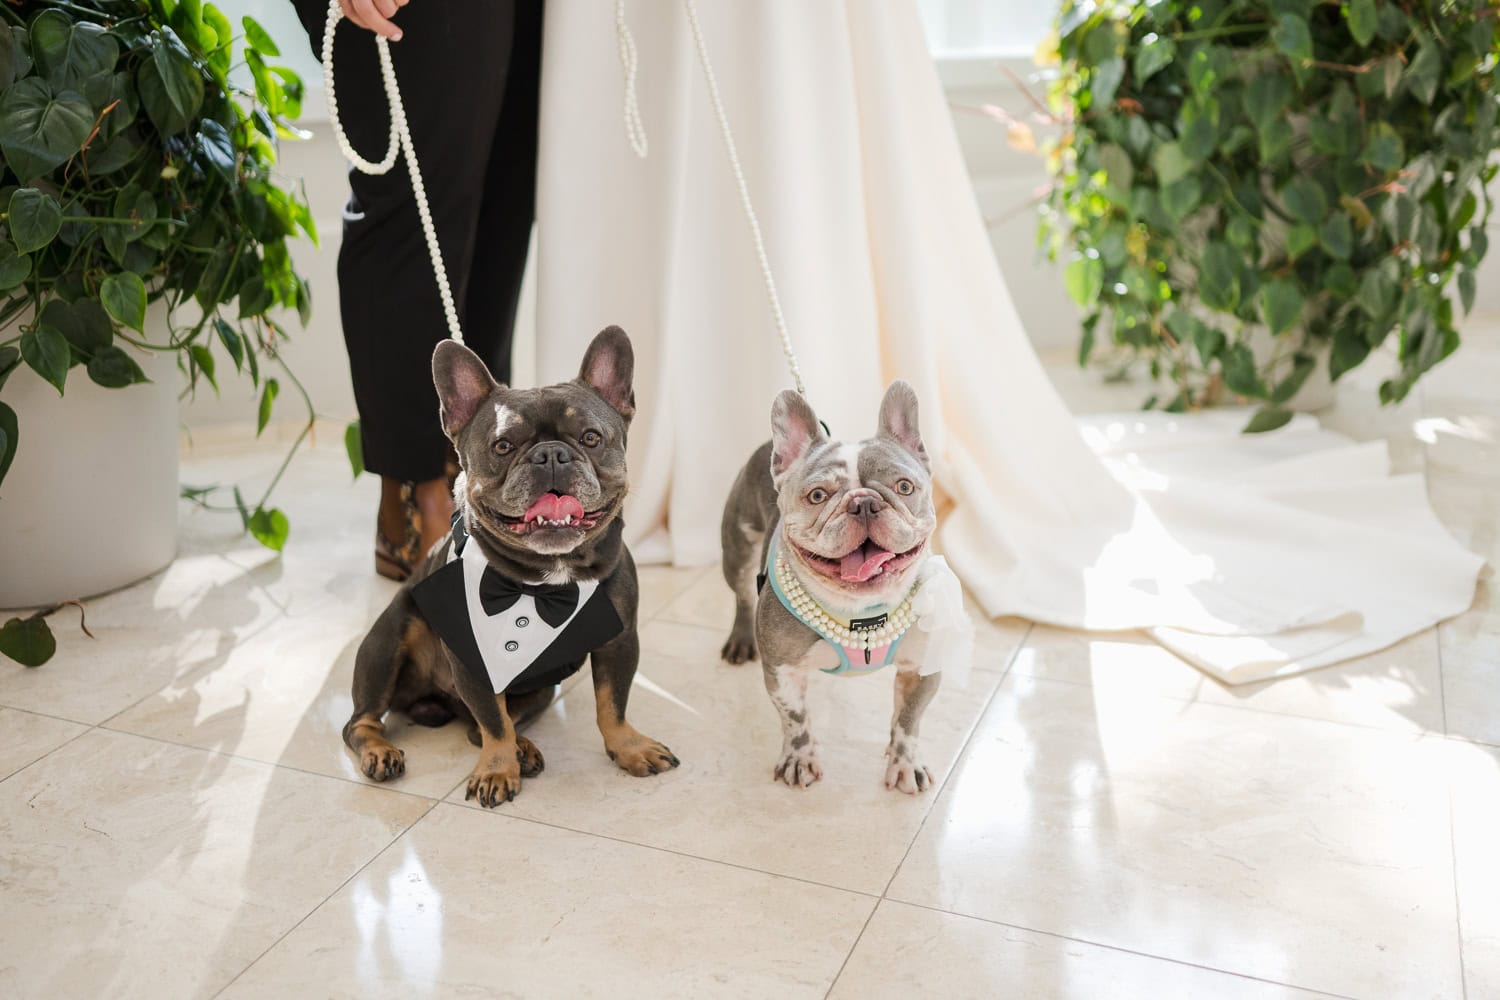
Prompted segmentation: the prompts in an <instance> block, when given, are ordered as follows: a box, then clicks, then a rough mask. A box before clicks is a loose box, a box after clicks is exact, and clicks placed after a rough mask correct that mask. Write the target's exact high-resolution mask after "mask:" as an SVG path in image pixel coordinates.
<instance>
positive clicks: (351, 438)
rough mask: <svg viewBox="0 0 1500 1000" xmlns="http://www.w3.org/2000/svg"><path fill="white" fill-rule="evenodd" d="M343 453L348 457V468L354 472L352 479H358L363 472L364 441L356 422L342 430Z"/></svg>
mask: <svg viewBox="0 0 1500 1000" xmlns="http://www.w3.org/2000/svg"><path fill="white" fill-rule="evenodd" d="M344 451H345V452H346V453H347V454H348V456H349V468H350V469H352V470H353V471H354V478H355V479H358V478H359V477H360V475H361V474H362V473H363V472H364V471H365V441H364V437H363V435H361V434H360V430H359V421H358V420H356V421H354V422H353V423H352V424H350V425H349V426H348V427H345V428H344Z"/></svg>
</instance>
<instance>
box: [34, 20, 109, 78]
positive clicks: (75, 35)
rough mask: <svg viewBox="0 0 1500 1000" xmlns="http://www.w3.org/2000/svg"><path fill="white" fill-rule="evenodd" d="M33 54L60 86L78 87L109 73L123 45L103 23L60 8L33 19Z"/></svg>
mask: <svg viewBox="0 0 1500 1000" xmlns="http://www.w3.org/2000/svg"><path fill="white" fill-rule="evenodd" d="M31 53H32V55H33V56H34V57H35V58H36V68H37V69H38V70H39V71H40V72H41V74H42V75H43V76H45V77H46V78H47V80H48V81H49V82H51V83H52V84H53V85H54V86H57V87H77V86H78V85H79V84H80V83H81V82H82V81H83V80H86V79H88V78H89V77H92V76H99V75H100V74H104V73H109V72H110V71H111V70H113V69H114V68H115V60H116V59H118V58H119V57H120V46H119V44H118V43H117V42H116V41H115V40H114V38H113V37H112V36H111V35H110V34H109V32H108V31H106V30H105V29H104V28H103V27H102V26H100V25H97V24H95V23H94V22H92V21H84V20H81V19H77V18H74V17H70V16H69V15H67V14H65V13H63V12H62V11H60V10H44V11H42V13H40V14H38V15H37V16H36V17H35V18H34V19H33V20H32V22H31Z"/></svg>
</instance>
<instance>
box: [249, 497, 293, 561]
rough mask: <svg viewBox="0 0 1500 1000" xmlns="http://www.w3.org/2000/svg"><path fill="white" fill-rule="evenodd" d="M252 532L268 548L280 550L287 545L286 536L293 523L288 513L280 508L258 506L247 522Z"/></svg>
mask: <svg viewBox="0 0 1500 1000" xmlns="http://www.w3.org/2000/svg"><path fill="white" fill-rule="evenodd" d="M246 527H247V528H248V529H249V531H250V534H252V535H254V536H255V540H256V541H257V542H260V544H262V545H264V546H265V547H266V548H268V549H271V550H273V551H276V552H280V551H281V550H282V548H283V547H284V546H285V545H286V536H287V534H288V533H289V532H290V531H291V524H290V523H289V522H288V521H287V519H286V515H285V514H283V513H282V512H281V511H280V510H279V509H278V508H275V507H272V508H271V509H270V510H266V509H265V508H264V507H258V508H256V511H255V513H253V514H251V515H250V520H249V522H248V523H247V524H246Z"/></svg>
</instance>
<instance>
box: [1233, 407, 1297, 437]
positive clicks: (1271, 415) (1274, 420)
mask: <svg viewBox="0 0 1500 1000" xmlns="http://www.w3.org/2000/svg"><path fill="white" fill-rule="evenodd" d="M1291 419H1292V411H1291V410H1288V409H1284V408H1283V407H1280V406H1262V407H1261V408H1260V409H1258V410H1256V411H1255V416H1253V417H1251V418H1250V422H1249V423H1248V424H1246V425H1245V430H1244V433H1246V434H1264V433H1266V432H1267V431H1274V430H1276V429H1277V428H1278V427H1285V426H1286V425H1287V424H1288V423H1290V422H1291Z"/></svg>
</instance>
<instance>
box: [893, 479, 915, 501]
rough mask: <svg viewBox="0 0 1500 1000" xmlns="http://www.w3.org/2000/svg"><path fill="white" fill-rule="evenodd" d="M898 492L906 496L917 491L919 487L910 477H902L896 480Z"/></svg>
mask: <svg viewBox="0 0 1500 1000" xmlns="http://www.w3.org/2000/svg"><path fill="white" fill-rule="evenodd" d="M896 492H897V493H899V494H901V495H902V496H904V497H909V496H911V495H912V494H913V493H915V492H917V487H916V486H915V485H913V483H912V481H911V480H910V479H901V480H898V481H897V482H896Z"/></svg>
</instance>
